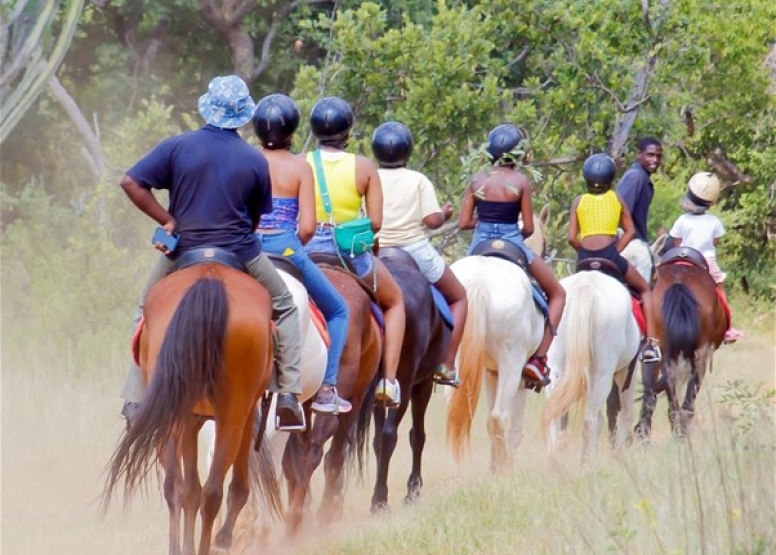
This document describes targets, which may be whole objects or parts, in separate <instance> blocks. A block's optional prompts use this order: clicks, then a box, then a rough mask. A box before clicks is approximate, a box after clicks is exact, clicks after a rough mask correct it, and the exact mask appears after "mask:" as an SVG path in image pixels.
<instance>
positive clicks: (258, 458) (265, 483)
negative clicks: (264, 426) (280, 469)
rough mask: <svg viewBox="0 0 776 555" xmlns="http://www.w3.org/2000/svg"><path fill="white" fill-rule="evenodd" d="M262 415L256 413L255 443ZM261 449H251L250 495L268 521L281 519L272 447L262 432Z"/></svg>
mask: <svg viewBox="0 0 776 555" xmlns="http://www.w3.org/2000/svg"><path fill="white" fill-rule="evenodd" d="M260 418H261V414H259V412H258V411H255V414H254V426H253V435H254V441H255V439H256V435H257V434H258V432H259V431H260V430H259V423H258V420H259V419H260ZM261 435H262V437H261V442H260V445H259V449H258V450H257V449H251V452H250V455H249V457H248V461H249V463H248V469H249V472H250V476H251V488H250V495H251V497H252V499H253V503H254V505H256V506H258V507H261V508H262V509H263V511H262V512H263V513H265V514H266V516H267V518H268V519H277V520H279V519H281V518H282V517H283V499H282V494H281V492H280V484H279V480H278V476H277V473H276V472H275V463H274V461H273V460H272V446H271V445H270V443H269V440H268V439H267V434H266V433H264V432H263V431H262V433H261Z"/></svg>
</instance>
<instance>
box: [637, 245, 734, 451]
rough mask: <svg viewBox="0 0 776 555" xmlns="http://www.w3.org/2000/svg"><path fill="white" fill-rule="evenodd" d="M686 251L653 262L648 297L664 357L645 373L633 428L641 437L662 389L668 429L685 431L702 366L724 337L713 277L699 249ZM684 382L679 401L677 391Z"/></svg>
mask: <svg viewBox="0 0 776 555" xmlns="http://www.w3.org/2000/svg"><path fill="white" fill-rule="evenodd" d="M690 251H692V249H688V248H687V247H681V248H679V249H672V250H671V251H669V252H668V253H666V255H665V256H664V258H663V260H664V262H663V263H661V264H660V265H659V266H658V268H657V281H656V283H655V287H654V289H653V292H652V299H653V303H654V306H655V307H656V310H655V312H656V314H655V322H656V324H655V326H656V327H655V329H656V332H657V337H658V339H659V340H660V346H661V349H662V351H663V360H662V362H661V363H659V367H658V365H657V364H655V365H652V366H655V368H652V369H651V370H652V371H648V372H645V373H644V375H645V376H646V380H645V382H646V383H644V397H643V400H642V407H641V418H640V420H639V423H638V424H637V425H636V434H637V435H638V436H639V437H640V438H641V439H642V440H647V439H649V435H650V431H651V427H652V413H653V412H654V410H655V404H656V402H657V394H658V393H659V392H660V391H666V394H667V396H668V403H669V408H668V415H669V420H670V423H671V430H672V432H673V433H674V435H676V436H678V437H682V436H684V435H685V434H686V433H687V427H688V425H689V423H690V421H691V420H692V416H693V413H694V406H695V397H696V396H697V395H698V391H699V389H700V387H701V382H702V381H703V377H704V375H705V374H706V369H707V368H708V369H709V371H711V367H712V358H713V354H714V351H715V350H717V348H719V346H720V345H721V344H722V341H723V339H724V337H725V330H726V329H727V317H726V315H725V311H724V309H723V307H722V303H721V302H720V300H719V297H718V296H717V288H716V285H715V283H714V280H713V279H712V278H711V275H709V272H708V270H707V269H706V268H705V267H703V264H704V262H703V258H702V256H701V255H700V253H697V252H695V251H692V252H690ZM693 260H695V261H696V262H693ZM657 307H660V309H659V310H657ZM658 376H659V379H658ZM685 384H687V389H686V391H685V393H684V401H683V403H682V405H681V407H680V406H679V399H678V396H679V395H681V388H682V386H684V385H685Z"/></svg>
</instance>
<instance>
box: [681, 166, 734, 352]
mask: <svg viewBox="0 0 776 555" xmlns="http://www.w3.org/2000/svg"><path fill="white" fill-rule="evenodd" d="M719 193H720V184H719V179H717V176H716V175H714V174H713V173H711V172H700V173H696V174H695V175H693V176H692V177H691V178H690V181H689V182H688V183H687V193H686V194H685V195H684V197H682V200H681V206H682V210H683V211H684V214H682V215H681V216H679V218H678V219H677V220H676V222H674V225H673V226H672V227H671V231H670V232H669V235H670V236H671V237H672V238H673V246H675V247H691V248H693V249H695V250H697V251H698V252H700V253H701V254H702V255H703V258H705V259H706V264H707V265H708V267H709V273H710V274H711V277H712V278H713V279H714V283H716V284H717V288H718V289H719V291H720V293H721V295H722V296H723V297H724V296H725V293H724V289H723V287H722V283H723V282H724V281H725V278H726V277H727V274H726V273H725V272H723V271H722V270H721V269H720V267H719V264H718V263H717V245H718V244H719V240H720V238H721V237H722V236H723V235H724V234H725V227H724V226H723V225H722V222H721V221H720V219H719V218H717V217H716V216H715V215H714V214H709V213H708V210H709V208H711V206H712V205H713V204H714V203H716V202H717V200H718V199H719ZM724 302H725V304H728V302H727V298H726V297H725V299H724ZM728 306H729V305H728ZM744 336H745V334H744V332H742V331H740V330H737V329H735V328H734V327H733V326H732V325H730V327H729V328H728V330H727V331H726V332H725V341H726V342H728V343H732V342H734V341H736V340H738V339H741V338H743V337H744Z"/></svg>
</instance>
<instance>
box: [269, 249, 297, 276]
mask: <svg viewBox="0 0 776 555" xmlns="http://www.w3.org/2000/svg"><path fill="white" fill-rule="evenodd" d="M265 254H266V255H267V258H269V261H270V262H272V265H273V266H274V267H275V268H276V269H278V270H283V271H284V272H285V273H287V274H290V275H292V276H294V278H295V279H296V280H297V281H302V273H301V272H300V271H299V268H297V267H296V266H295V265H294V263H293V262H291V261H290V260H289V259H288V258H286V257H285V256H283V255H280V254H276V253H274V252H268V253H265Z"/></svg>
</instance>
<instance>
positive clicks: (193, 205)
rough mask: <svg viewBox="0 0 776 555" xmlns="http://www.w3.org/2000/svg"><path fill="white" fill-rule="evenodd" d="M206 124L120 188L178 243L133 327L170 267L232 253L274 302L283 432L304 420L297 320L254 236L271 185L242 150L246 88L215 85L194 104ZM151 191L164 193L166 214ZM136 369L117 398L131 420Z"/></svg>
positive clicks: (140, 167)
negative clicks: (209, 253)
mask: <svg viewBox="0 0 776 555" xmlns="http://www.w3.org/2000/svg"><path fill="white" fill-rule="evenodd" d="M198 107H199V112H200V114H201V115H202V117H203V118H204V119H205V122H206V125H205V126H204V127H202V128H200V129H198V130H196V131H192V132H189V133H183V134H182V135H178V136H175V137H172V138H170V139H167V140H164V141H162V142H161V143H159V144H158V145H157V146H156V147H155V148H154V149H152V150H151V151H150V152H149V153H148V154H146V155H145V156H144V157H143V158H142V159H141V160H139V161H138V162H137V163H136V164H135V165H134V166H132V168H130V169H129V170H127V172H126V174H125V175H124V177H123V178H122V180H121V187H122V189H124V192H125V193H126V194H127V196H128V197H129V199H130V200H131V201H132V202H133V203H134V204H135V205H136V206H137V207H138V208H139V209H140V210H141V211H142V212H143V213H145V214H146V215H147V216H149V217H150V218H151V219H153V220H155V221H156V222H158V223H159V225H160V226H162V227H163V228H164V230H165V231H166V232H167V233H168V234H172V233H173V232H174V233H177V234H178V236H179V237H180V240H179V242H178V246H177V248H176V249H175V250H174V251H173V252H171V251H169V250H167V249H166V248H165V247H164V246H163V245H162V244H160V243H158V244H156V248H157V249H159V250H161V251H162V252H163V253H164V255H163V256H161V257H159V259H158V261H157V263H156V265H155V266H154V269H153V270H152V271H151V275H150V276H149V278H148V282H147V284H146V286H145V289H144V291H143V295H142V297H141V300H140V303H139V305H138V308H137V311H136V313H135V327H136V326H137V322H138V321H139V320H140V317H141V315H142V313H143V300H144V299H145V296H146V294H147V293H148V291H149V289H150V288H151V286H153V285H154V284H155V283H156V282H157V281H159V280H160V279H162V278H163V277H164V276H165V275H166V274H167V272H168V271H169V270H170V269H171V268H172V267H173V264H174V261H175V259H177V257H178V256H179V255H181V254H183V253H185V252H187V251H190V250H192V249H196V248H200V247H219V248H222V249H225V250H227V251H229V252H231V253H233V254H235V255H236V256H237V257H238V258H239V259H240V260H241V261H242V262H243V263H244V264H245V266H246V267H247V269H248V272H249V273H250V274H251V276H252V277H254V278H255V279H256V280H258V281H259V283H261V284H262V285H263V286H264V287H265V288H266V289H267V291H268V292H269V294H270V296H271V297H272V317H273V320H274V321H275V323H276V325H277V329H278V354H277V380H276V382H277V384H276V388H277V390H278V392H279V394H278V399H277V408H276V411H277V414H278V417H279V420H280V421H281V422H282V423H284V425H285V426H288V427H291V428H296V427H301V426H302V424H303V422H304V420H303V416H302V410H301V406H300V405H299V401H298V399H297V395H299V393H301V385H300V383H299V361H300V353H299V337H298V335H299V319H298V318H299V317H298V314H297V309H296V305H295V304H294V299H293V297H292V295H291V293H290V292H289V291H288V289H287V288H286V285H285V283H284V282H283V279H282V278H281V277H280V275H279V274H278V273H277V271H276V270H275V267H274V266H273V265H272V263H271V262H270V261H269V259H268V258H267V256H266V255H265V254H263V253H262V252H261V243H260V241H259V240H258V238H257V237H256V235H255V234H254V232H253V230H254V229H255V227H256V224H257V223H258V221H259V218H260V216H261V215H262V214H267V213H269V212H271V211H272V185H271V181H270V176H269V167H268V164H267V160H266V159H265V158H264V156H263V155H262V154H261V153H260V152H259V151H258V150H257V149H255V148H253V147H252V146H250V145H249V144H248V143H246V142H245V141H244V140H243V139H242V138H241V137H240V135H239V134H238V133H237V129H238V128H239V127H241V126H243V125H245V124H246V123H248V122H249V121H250V120H251V117H252V116H253V112H254V109H255V104H254V102H253V100H252V99H251V97H250V93H249V91H248V87H247V85H246V84H245V82H243V80H242V79H240V78H239V77H237V76H235V75H228V76H225V77H216V78H214V79H213V80H212V81H211V82H210V85H209V87H208V92H207V93H206V94H204V95H202V96H201V97H200V99H199V103H198ZM152 189H166V190H167V191H168V192H169V197H170V205H169V209H168V210H165V209H164V207H162V205H161V204H159V202H158V201H157V200H156V198H155V196H154V194H153V192H152ZM144 390H145V383H144V379H143V375H142V373H141V371H140V369H139V368H138V367H137V365H135V364H134V363H133V364H132V365H131V367H130V371H129V374H128V376H127V381H126V383H125V385H124V390H123V391H122V395H121V396H122V397H123V398H124V399H125V400H126V402H125V404H124V408H123V409H122V411H121V413H122V416H124V417H125V418H126V419H127V424H128V425H131V419H132V416H133V415H134V413H135V411H136V410H137V408H138V407H139V404H140V403H141V402H142V400H143V394H144Z"/></svg>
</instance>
